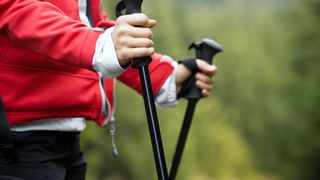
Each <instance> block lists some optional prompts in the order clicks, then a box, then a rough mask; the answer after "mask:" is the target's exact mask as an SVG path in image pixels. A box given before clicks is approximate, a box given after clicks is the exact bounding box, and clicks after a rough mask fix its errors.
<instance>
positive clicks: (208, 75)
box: [195, 60, 218, 97]
mask: <svg viewBox="0 0 320 180" xmlns="http://www.w3.org/2000/svg"><path fill="white" fill-rule="evenodd" d="M197 65H198V68H199V70H200V72H198V73H196V74H195V78H196V85H197V87H199V88H200V89H201V93H202V95H203V96H204V97H207V96H209V95H210V91H212V89H213V85H214V82H213V80H212V78H213V77H214V76H215V75H216V74H217V71H218V69H217V67H216V66H215V65H210V64H208V63H207V62H205V61H203V60H197Z"/></svg>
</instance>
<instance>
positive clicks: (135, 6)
mask: <svg viewBox="0 0 320 180" xmlns="http://www.w3.org/2000/svg"><path fill="white" fill-rule="evenodd" d="M142 1H143V0H121V1H120V2H119V3H118V5H117V7H116V16H117V17H119V16H121V15H123V14H122V13H121V11H123V10H126V12H125V14H134V13H141V5H142Z"/></svg>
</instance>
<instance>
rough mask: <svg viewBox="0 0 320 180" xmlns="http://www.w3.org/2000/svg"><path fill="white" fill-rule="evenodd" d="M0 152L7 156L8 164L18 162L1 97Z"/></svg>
mask: <svg viewBox="0 0 320 180" xmlns="http://www.w3.org/2000/svg"><path fill="white" fill-rule="evenodd" d="M0 150H1V151H3V153H4V154H5V156H6V158H7V161H8V162H17V161H18V159H17V155H16V151H15V148H14V146H13V143H12V140H11V138H10V127H9V124H8V120H7V116H6V112H5V109H4V105H3V101H2V98H1V97H0Z"/></svg>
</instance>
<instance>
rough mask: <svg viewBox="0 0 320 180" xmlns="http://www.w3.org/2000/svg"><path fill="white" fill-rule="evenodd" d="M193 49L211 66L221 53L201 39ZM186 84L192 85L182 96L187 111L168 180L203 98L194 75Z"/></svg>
mask: <svg viewBox="0 0 320 180" xmlns="http://www.w3.org/2000/svg"><path fill="white" fill-rule="evenodd" d="M192 48H195V50H196V58H197V59H201V60H204V61H206V62H207V63H209V64H212V58H213V56H214V55H215V54H217V53H219V52H222V50H223V49H222V47H221V45H219V44H218V43H217V42H215V41H213V40H210V39H203V40H202V41H200V42H193V43H192V44H191V45H190V46H189V49H192ZM187 81H188V82H187V83H188V84H189V83H190V82H189V81H191V83H192V85H191V86H190V88H189V89H188V91H187V93H186V94H185V95H184V98H186V99H187V100H188V106H187V110H186V112H185V115H184V120H183V124H182V127H181V130H180V135H179V139H178V142H177V146H176V150H175V153H174V156H173V160H172V164H171V168H170V172H169V180H174V179H175V177H176V175H177V171H178V167H179V164H180V161H181V157H182V154H183V150H184V146H185V143H186V140H187V136H188V133H189V129H190V126H191V122H192V117H193V114H194V111H195V107H196V104H197V102H198V100H199V99H201V98H202V97H203V96H202V94H201V90H200V89H199V88H198V87H197V86H196V80H195V77H194V75H192V76H191V77H190V78H189V79H188V80H187Z"/></svg>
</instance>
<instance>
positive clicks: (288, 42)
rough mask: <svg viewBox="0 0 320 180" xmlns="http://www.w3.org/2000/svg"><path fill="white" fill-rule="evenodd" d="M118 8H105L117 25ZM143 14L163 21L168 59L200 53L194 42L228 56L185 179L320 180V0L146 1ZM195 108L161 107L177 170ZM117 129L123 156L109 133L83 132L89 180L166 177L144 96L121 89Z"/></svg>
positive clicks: (162, 48) (159, 45) (192, 145)
mask: <svg viewBox="0 0 320 180" xmlns="http://www.w3.org/2000/svg"><path fill="white" fill-rule="evenodd" d="M116 3H117V1H115V0H106V2H105V7H106V10H107V12H108V13H109V17H110V18H111V19H114V18H115V17H114V15H113V14H114V9H115V5H116ZM143 12H144V13H145V14H147V15H148V16H149V17H152V18H155V19H156V20H157V21H158V24H157V27H156V28H155V29H154V30H153V32H154V41H155V44H156V49H157V51H158V52H161V53H164V54H168V55H170V56H171V57H173V58H174V59H177V60H178V59H182V58H185V57H189V56H194V55H193V51H188V50H187V47H188V45H189V44H190V43H191V42H192V41H195V40H201V39H202V38H205V37H206V38H211V39H214V40H216V41H217V42H219V43H220V44H221V45H222V46H223V47H224V50H225V51H224V52H223V53H221V54H218V55H217V56H216V58H215V64H216V65H217V66H218V68H219V73H218V75H217V76H216V78H215V90H214V92H213V93H212V94H211V96H210V97H209V98H206V99H204V100H202V101H200V102H199V103H198V105H197V109H196V113H195V115H194V120H193V125H192V127H191V131H190V133H189V138H188V141H187V144H186V147H185V152H184V156H183V159H182V162H181V165H180V169H179V172H178V175H177V180H211V179H218V180H220V179H221V180H229V179H230V180H236V179H257V180H260V179H261V180H282V179H283V180H286V179H288V180H295V179H297V180H298V179H299V180H300V179H301V180H302V179H303V180H304V179H308V180H309V179H310V180H313V179H314V180H315V179H320V173H319V172H320V131H319V128H320V110H319V107H320V68H319V65H320V23H319V22H320V1H319V0H304V1H302V0H300V1H298V0H296V1H295V0H269V1H263V0H228V1H227V0H161V1H160V0H145V2H144V4H143ZM185 107H186V102H185V101H184V100H181V101H180V102H179V106H178V107H176V108H171V109H158V115H159V120H160V127H161V132H162V137H163V143H164V149H165V153H166V160H167V165H168V166H169V165H170V162H171V159H172V156H173V152H174V149H175V145H176V139H177V137H178V133H179V130H180V126H181V121H182V118H183V114H184V111H185ZM116 125H117V134H116V142H117V146H118V149H119V155H120V156H119V157H118V158H113V156H112V153H111V138H110V136H109V132H108V130H107V129H103V128H98V127H97V126H96V125H95V124H93V123H88V127H87V129H86V130H85V131H84V133H82V146H83V149H84V151H85V153H86V158H87V160H88V162H89V165H88V173H87V179H89V180H95V179H98V180H99V179H101V180H105V179H108V180H127V179H128V180H151V179H157V176H156V168H155V164H154V160H153V154H152V148H151V142H150V138H149V132H148V127H147V121H146V117H145V111H144V106H143V99H142V97H141V96H139V95H138V94H137V93H136V92H134V91H133V90H131V89H129V88H128V87H126V86H124V85H122V84H121V83H118V85H117V110H116Z"/></svg>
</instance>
